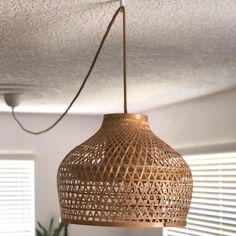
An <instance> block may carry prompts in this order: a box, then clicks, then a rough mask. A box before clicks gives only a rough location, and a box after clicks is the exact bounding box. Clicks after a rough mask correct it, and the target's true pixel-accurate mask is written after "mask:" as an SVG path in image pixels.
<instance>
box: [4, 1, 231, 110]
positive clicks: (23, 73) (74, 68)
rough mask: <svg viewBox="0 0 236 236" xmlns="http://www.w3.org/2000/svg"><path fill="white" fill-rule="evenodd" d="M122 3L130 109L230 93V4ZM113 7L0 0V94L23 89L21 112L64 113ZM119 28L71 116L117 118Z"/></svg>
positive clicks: (96, 3)
mask: <svg viewBox="0 0 236 236" xmlns="http://www.w3.org/2000/svg"><path fill="white" fill-rule="evenodd" d="M126 5H127V24H128V27H127V28H128V99H129V108H130V109H129V110H130V111H132V112H135V111H142V110H147V109H150V108H154V107H157V106H163V105H167V104H170V103H173V102H178V101H183V100H186V99H191V98H194V97H198V96H202V95H207V94H210V93H214V92H218V91H221V90H225V89H229V88H232V87H234V86H236V1H235V0H214V1H209V0H126ZM118 7H119V2H118V1H106V0H70V1H67V0H57V1H54V0H44V1H42V0H18V1H13V0H1V1H0V13H1V14H0V93H4V92H6V91H25V92H26V96H25V98H24V100H23V102H22V105H21V106H20V107H19V109H18V110H24V111H30V110H31V111H50V112H53V111H62V110H63V109H64V108H65V107H66V105H67V104H68V103H69V102H70V100H71V99H72V97H73V95H74V94H75V92H76V90H77V88H78V87H79V86H80V83H81V81H82V79H83V77H84V76H85V74H86V72H87V70H88V68H89V66H90V63H91V61H92V59H93V56H94V54H95V51H96V49H97V47H98V45H99V42H100V39H101V38H102V36H103V34H104V31H105V29H106V27H107V24H108V22H109V21H110V18H111V17H112V15H113V13H114V11H115V10H116V9H117V8H118ZM121 26H122V22H121V17H120V18H119V20H118V21H117V22H116V24H115V25H114V28H113V30H112V32H111V35H110V36H109V38H108V40H107V42H106V45H105V47H104V49H103V51H102V54H101V57H100V58H99V61H98V64H97V66H96V68H95V70H94V72H93V73H92V76H91V77H90V79H89V81H88V84H87V85H86V87H85V89H84V91H83V93H82V94H81V97H80V98H79V100H78V101H77V102H76V104H75V105H74V107H73V109H72V111H74V112H84V113H103V112H118V111H122V106H123V104H122V70H121V69H122V57H121V55H122V54H121V52H122V50H121V39H122V38H121V36H122V35H121ZM5 109H7V108H6V106H4V104H3V102H2V99H1V101H0V110H5Z"/></svg>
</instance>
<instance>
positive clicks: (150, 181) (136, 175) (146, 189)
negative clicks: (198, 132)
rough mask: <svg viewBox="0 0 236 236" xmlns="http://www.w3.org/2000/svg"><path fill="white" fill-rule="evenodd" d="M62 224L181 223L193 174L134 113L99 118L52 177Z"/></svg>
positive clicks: (145, 225) (144, 120) (144, 118)
mask: <svg viewBox="0 0 236 236" xmlns="http://www.w3.org/2000/svg"><path fill="white" fill-rule="evenodd" d="M57 181H58V182H57V184H58V194H59V202H60V210H61V220H62V222H66V223H74V224H85V225H103V226H128V227H132V226H134V227H163V226H184V225H185V224H186V217H187V213H188V210H189V205H190V200H191V194H192V176H191V172H190V169H189V167H188V165H187V164H186V162H185V161H184V159H183V158H182V157H181V156H180V155H179V154H178V153H177V152H175V151H174V150H173V149H172V148H171V147H170V146H168V145H167V144H166V143H164V142H163V141H162V140H160V139H159V138H158V137H157V136H155V134H154V133H152V131H151V130H150V129H149V126H148V121H147V117H146V116H145V115H139V114H125V113H124V114H109V115H105V116H104V120H103V124H102V126H101V128H100V129H99V130H98V132H97V133H96V134H95V135H93V136H92V137H91V138H89V139H88V140H87V141H85V142H84V143H82V144H80V145H79V146H77V147H75V148H74V149H73V150H72V151H71V152H70V153H69V154H68V155H67V156H66V157H65V159H64V160H63V161H62V163H61V164H60V166H59V169H58V175H57Z"/></svg>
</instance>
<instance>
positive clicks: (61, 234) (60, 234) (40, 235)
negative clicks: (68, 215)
mask: <svg viewBox="0 0 236 236" xmlns="http://www.w3.org/2000/svg"><path fill="white" fill-rule="evenodd" d="M53 223H54V219H53V218H51V220H50V223H49V226H48V229H46V228H45V227H44V226H42V224H41V223H40V222H38V228H36V235H37V236H68V230H67V228H68V224H64V223H59V224H58V226H57V227H56V228H54V225H53Z"/></svg>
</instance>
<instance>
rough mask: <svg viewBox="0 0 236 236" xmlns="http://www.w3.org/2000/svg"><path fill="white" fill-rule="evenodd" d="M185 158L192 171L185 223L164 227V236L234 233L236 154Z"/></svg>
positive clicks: (235, 218)
mask: <svg viewBox="0 0 236 236" xmlns="http://www.w3.org/2000/svg"><path fill="white" fill-rule="evenodd" d="M184 158H185V160H186V161H187V163H188V164H189V166H190V168H191V170H192V174H193V198H192V203H191V207H190V212H189V215H188V219H187V223H188V224H187V226H186V227H185V228H167V229H165V230H164V234H165V236H184V235H188V236H235V235H236V153H224V154H208V155H193V156H185V157H184Z"/></svg>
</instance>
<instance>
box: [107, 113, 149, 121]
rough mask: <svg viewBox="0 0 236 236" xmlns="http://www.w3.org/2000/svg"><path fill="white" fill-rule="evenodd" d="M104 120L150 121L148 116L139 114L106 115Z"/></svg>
mask: <svg viewBox="0 0 236 236" xmlns="http://www.w3.org/2000/svg"><path fill="white" fill-rule="evenodd" d="M104 118H118V119H119V118H120V119H124V118H127V119H128V118H133V119H138V120H144V121H147V120H148V116H147V115H145V114H139V113H108V114H105V115H104Z"/></svg>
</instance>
